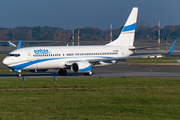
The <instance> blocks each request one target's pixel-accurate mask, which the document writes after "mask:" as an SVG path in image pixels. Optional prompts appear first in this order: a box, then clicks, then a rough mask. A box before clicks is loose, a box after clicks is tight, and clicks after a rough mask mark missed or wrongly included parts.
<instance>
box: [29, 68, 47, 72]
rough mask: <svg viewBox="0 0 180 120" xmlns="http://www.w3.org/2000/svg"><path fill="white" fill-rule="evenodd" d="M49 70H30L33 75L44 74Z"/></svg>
mask: <svg viewBox="0 0 180 120" xmlns="http://www.w3.org/2000/svg"><path fill="white" fill-rule="evenodd" d="M47 70H48V69H35V70H29V71H30V72H32V73H43V72H46V71H47Z"/></svg>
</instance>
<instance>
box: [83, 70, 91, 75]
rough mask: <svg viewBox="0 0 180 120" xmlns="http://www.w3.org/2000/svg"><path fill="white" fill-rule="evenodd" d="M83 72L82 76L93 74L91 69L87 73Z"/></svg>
mask: <svg viewBox="0 0 180 120" xmlns="http://www.w3.org/2000/svg"><path fill="white" fill-rule="evenodd" d="M83 74H84V76H91V75H92V74H93V72H92V70H91V71H89V73H83Z"/></svg>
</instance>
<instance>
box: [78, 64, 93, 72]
mask: <svg viewBox="0 0 180 120" xmlns="http://www.w3.org/2000/svg"><path fill="white" fill-rule="evenodd" d="M91 69H92V66H91V65H90V66H88V67H87V68H84V69H80V70H79V72H87V71H90V70H91Z"/></svg>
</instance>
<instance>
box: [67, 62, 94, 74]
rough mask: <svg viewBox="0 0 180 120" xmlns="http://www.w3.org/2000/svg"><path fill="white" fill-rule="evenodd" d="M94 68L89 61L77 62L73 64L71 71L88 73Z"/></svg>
mask: <svg viewBox="0 0 180 120" xmlns="http://www.w3.org/2000/svg"><path fill="white" fill-rule="evenodd" d="M91 70H92V65H91V64H90V63H88V62H75V63H73V64H72V65H71V71H73V72H77V73H88V72H90V71H91Z"/></svg>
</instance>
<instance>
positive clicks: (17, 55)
mask: <svg viewBox="0 0 180 120" xmlns="http://www.w3.org/2000/svg"><path fill="white" fill-rule="evenodd" d="M7 56H14V57H19V56H20V54H8V55H7Z"/></svg>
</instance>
